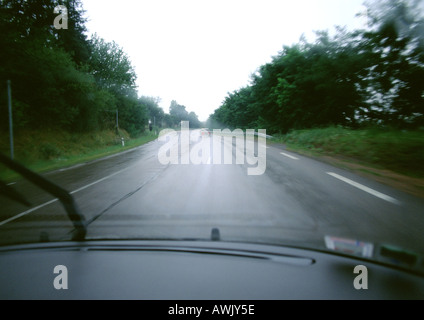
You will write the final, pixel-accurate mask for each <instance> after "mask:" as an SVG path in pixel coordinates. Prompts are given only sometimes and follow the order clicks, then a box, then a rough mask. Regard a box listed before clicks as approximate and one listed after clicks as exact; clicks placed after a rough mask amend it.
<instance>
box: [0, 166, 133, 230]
mask: <svg viewBox="0 0 424 320" xmlns="http://www.w3.org/2000/svg"><path fill="white" fill-rule="evenodd" d="M134 166H135V165H133V166H130V167H127V168H125V169H122V170H119V171H117V172H115V173H112V174H110V175H108V176H106V177H104V178H101V179H99V180H96V181H94V182H92V183H89V184H87V185H85V186H83V187H81V188H78V189H76V190H74V191H71V192H70V194H74V193H77V192H79V191H82V190H84V189H87V188H89V187H91V186H93V185H95V184H97V183H99V182H102V181H104V180H106V179H109V178H111V177H113V176H115V175H117V174H119V173H122V172H123V171H125V170H128V169H130V168H132V167H134ZM58 200H59V199H58V198H56V199H53V200H50V201H47V202H45V203H43V204H40V205H38V206H36V207H34V208H31V209H29V210H27V211H24V212H21V213H19V214H17V215H16V216H13V217H11V218H9V219H6V220H4V221H1V222H0V226H2V225H5V224H6V223H8V222H10V221H13V220H16V219H18V218H20V217H23V216H25V215H27V214H28V213H31V212H33V211H36V210H38V209H40V208H42V207H45V206H47V205H49V204H52V203H54V202H56V201H58Z"/></svg>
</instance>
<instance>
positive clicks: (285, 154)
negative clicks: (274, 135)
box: [280, 152, 299, 160]
mask: <svg viewBox="0 0 424 320" xmlns="http://www.w3.org/2000/svg"><path fill="white" fill-rule="evenodd" d="M280 154H282V155H283V156H286V157H287V158H290V159H293V160H299V158H296V157H293V156H291V155H289V154H287V153H284V152H280Z"/></svg>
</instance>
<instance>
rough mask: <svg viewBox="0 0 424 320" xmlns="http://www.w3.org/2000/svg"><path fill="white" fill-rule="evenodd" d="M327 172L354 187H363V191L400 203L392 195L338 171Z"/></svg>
mask: <svg viewBox="0 0 424 320" xmlns="http://www.w3.org/2000/svg"><path fill="white" fill-rule="evenodd" d="M327 174H329V175H330V176H333V177H334V178H336V179H339V180H341V181H344V182H346V183H348V184H350V185H352V186H354V187H356V188H358V189H361V190H362V191H365V192H368V193H370V194H372V195H373V196H375V197H378V198H380V199H383V200H386V201H388V202H391V203H394V204H397V205H400V201H398V200H397V199H395V198H392V197H390V196H388V195H386V194H384V193H381V192H378V191H376V190H374V189H371V188H368V187H366V186H364V185H362V184H360V183H357V182H355V181H353V180H350V179H348V178H345V177H343V176H341V175H338V174H337V173H334V172H327Z"/></svg>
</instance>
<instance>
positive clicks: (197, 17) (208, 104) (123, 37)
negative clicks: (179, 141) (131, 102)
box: [82, 0, 364, 121]
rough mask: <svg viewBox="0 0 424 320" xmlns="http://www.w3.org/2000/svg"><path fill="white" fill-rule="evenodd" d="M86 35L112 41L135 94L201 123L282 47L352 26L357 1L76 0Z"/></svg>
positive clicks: (357, 23) (360, 9)
mask: <svg viewBox="0 0 424 320" xmlns="http://www.w3.org/2000/svg"><path fill="white" fill-rule="evenodd" d="M82 4H83V9H84V10H85V11H86V13H85V17H86V18H87V19H88V22H87V24H86V27H87V29H88V33H87V34H88V36H89V37H90V36H91V35H92V34H94V33H97V35H98V36H99V37H101V38H103V39H105V40H106V41H108V42H112V41H114V42H116V43H117V44H118V45H119V46H120V47H121V48H122V49H123V50H124V52H125V53H126V54H127V55H128V57H129V59H130V60H131V62H132V65H133V67H134V69H135V72H136V74H137V86H138V94H139V96H149V97H158V98H160V104H159V105H160V107H162V108H163V110H164V111H165V112H167V113H168V112H169V106H170V104H171V101H172V100H175V101H176V102H177V103H178V104H180V105H184V106H185V107H186V110H187V111H188V112H191V111H193V112H195V113H196V114H197V116H198V118H199V120H201V121H206V120H207V118H208V117H209V115H210V114H212V113H213V112H214V111H215V110H216V109H217V108H219V107H220V106H221V104H222V102H223V101H224V99H225V97H226V96H227V95H228V93H229V92H233V91H235V90H238V89H240V88H242V87H244V86H246V85H248V84H249V80H250V76H251V74H253V73H255V71H256V70H257V69H258V68H259V67H260V66H261V65H264V64H266V63H268V62H270V61H271V60H272V57H273V56H276V55H277V54H278V53H279V51H280V50H281V49H282V48H283V46H284V45H289V46H290V45H292V44H295V43H298V42H299V39H300V37H301V36H302V34H304V35H305V36H306V38H307V39H308V41H313V39H314V31H317V30H328V31H330V32H331V31H332V30H334V26H336V25H339V26H346V27H347V28H348V29H357V28H360V27H362V26H363V23H364V19H361V18H358V17H355V15H356V14H357V13H358V12H363V11H364V7H363V6H362V4H363V0H119V1H115V0H82Z"/></svg>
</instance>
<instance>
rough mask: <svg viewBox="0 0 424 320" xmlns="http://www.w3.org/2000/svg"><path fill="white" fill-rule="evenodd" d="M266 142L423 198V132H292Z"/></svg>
mask: <svg viewBox="0 0 424 320" xmlns="http://www.w3.org/2000/svg"><path fill="white" fill-rule="evenodd" d="M270 142H271V143H280V144H284V145H285V146H286V148H287V150H291V151H294V152H298V153H300V154H304V155H308V156H312V157H315V158H319V159H322V160H323V161H326V162H329V163H331V164H333V165H337V166H339V167H342V168H346V169H351V170H353V171H355V172H358V173H359V174H362V175H366V176H371V177H372V178H374V179H376V180H378V181H380V182H383V183H386V184H389V185H392V186H395V187H399V188H400V189H403V190H405V191H408V192H410V193H413V194H415V195H419V196H424V165H423V164H424V130H417V131H408V130H398V129H392V128H364V129H356V130H354V129H348V128H343V127H328V128H319V129H306V130H294V131H291V132H289V133H287V134H285V135H277V136H273V138H272V139H271V141H270Z"/></svg>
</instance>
